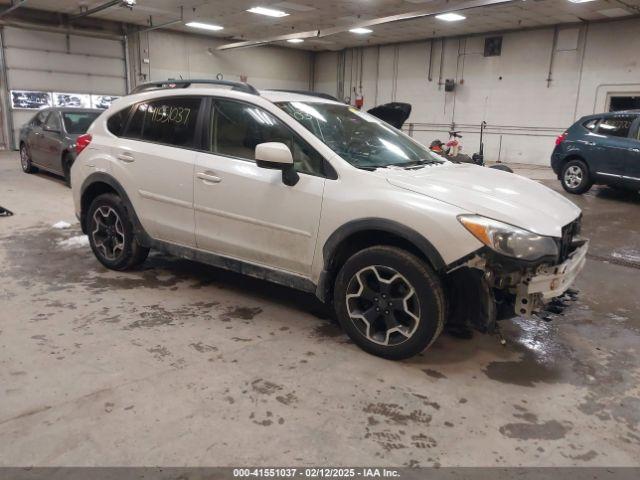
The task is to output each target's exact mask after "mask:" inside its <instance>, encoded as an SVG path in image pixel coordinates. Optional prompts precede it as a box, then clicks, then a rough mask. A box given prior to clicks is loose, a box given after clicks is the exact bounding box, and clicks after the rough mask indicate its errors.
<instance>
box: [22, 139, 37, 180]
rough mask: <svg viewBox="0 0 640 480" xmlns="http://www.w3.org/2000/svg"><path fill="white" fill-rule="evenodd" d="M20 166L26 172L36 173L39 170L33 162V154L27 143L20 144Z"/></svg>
mask: <svg viewBox="0 0 640 480" xmlns="http://www.w3.org/2000/svg"><path fill="white" fill-rule="evenodd" d="M20 166H21V167H22V171H23V172H24V173H35V172H37V171H38V169H37V168H36V167H34V166H33V164H32V163H31V154H30V153H29V148H28V147H27V144H26V143H24V142H23V143H21V144H20Z"/></svg>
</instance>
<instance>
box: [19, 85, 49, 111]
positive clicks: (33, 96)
mask: <svg viewBox="0 0 640 480" xmlns="http://www.w3.org/2000/svg"><path fill="white" fill-rule="evenodd" d="M50 106H51V94H50V93H49V92H36V91H32V90H11V108H13V109H26V110H39V109H41V108H45V107H50Z"/></svg>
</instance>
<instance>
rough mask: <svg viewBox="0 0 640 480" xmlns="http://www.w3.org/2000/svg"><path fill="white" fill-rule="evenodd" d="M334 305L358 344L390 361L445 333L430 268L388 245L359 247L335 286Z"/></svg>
mask: <svg viewBox="0 0 640 480" xmlns="http://www.w3.org/2000/svg"><path fill="white" fill-rule="evenodd" d="M394 278H395V279H396V280H393V279H394ZM380 279H382V282H380ZM365 285H366V286H367V288H365ZM412 292H413V293H412ZM385 304H386V305H385ZM334 308H335V310H336V317H337V319H338V321H339V322H340V325H341V326H342V328H343V329H344V331H345V332H346V333H347V335H349V337H350V338H351V339H352V340H353V341H354V342H355V343H356V344H357V345H358V346H359V347H360V348H362V349H363V350H364V351H366V352H368V353H371V354H373V355H377V356H379V357H383V358H388V359H392V360H401V359H404V358H409V357H412V356H414V355H416V354H418V353H420V352H422V351H423V350H425V349H427V348H428V347H429V346H430V345H431V344H432V343H433V342H434V340H435V339H436V338H437V337H438V335H440V333H441V332H442V329H443V327H444V323H445V313H446V312H445V310H446V307H445V297H444V293H443V288H442V284H441V282H440V279H439V278H438V276H437V275H436V274H435V272H434V271H433V270H432V269H431V267H430V266H428V265H427V264H426V263H424V262H423V261H422V260H420V259H418V258H417V257H416V256H414V255H412V254H411V253H409V252H407V251H405V250H402V249H400V248H396V247H389V246H377V247H370V248H367V249H364V250H361V251H360V252H358V253H356V254H354V255H353V256H352V257H350V258H349V259H348V260H347V261H346V262H345V264H344V265H343V267H342V268H341V269H340V272H339V273H338V276H337V278H336V281H335V285H334ZM376 308H377V309H378V310H376ZM368 325H369V327H368Z"/></svg>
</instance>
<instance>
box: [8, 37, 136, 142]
mask: <svg viewBox="0 0 640 480" xmlns="http://www.w3.org/2000/svg"><path fill="white" fill-rule="evenodd" d="M3 29H4V30H3V35H4V45H3V47H4V59H5V65H6V69H7V90H36V91H46V92H68V93H94V94H110V95H124V94H125V93H126V78H125V74H126V70H125V59H124V50H123V44H122V42H120V41H118V40H109V39H102V38H91V37H86V36H77V35H70V36H67V35H65V34H62V33H50V32H42V31H36V30H29V29H22V28H12V27H3ZM6 105H7V107H9V106H10V102H9V101H7V102H6ZM34 114H35V111H34V110H12V111H11V115H10V122H11V124H10V125H9V127H10V128H13V130H14V139H17V137H18V131H19V129H20V127H21V126H22V125H23V124H24V123H26V122H27V121H28V120H29V119H30V118H31V117H32V116H33V115H34ZM14 141H15V140H14ZM7 143H8V140H7ZM14 147H16V146H15V145H14Z"/></svg>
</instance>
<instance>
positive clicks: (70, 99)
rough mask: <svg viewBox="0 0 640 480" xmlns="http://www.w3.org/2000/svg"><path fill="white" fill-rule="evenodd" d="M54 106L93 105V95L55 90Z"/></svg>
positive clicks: (79, 106)
mask: <svg viewBox="0 0 640 480" xmlns="http://www.w3.org/2000/svg"><path fill="white" fill-rule="evenodd" d="M53 106H54V107H78V108H89V107H90V106H91V95H89V94H86V93H57V92H53Z"/></svg>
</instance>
